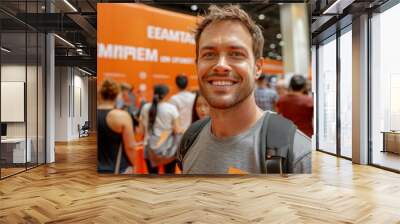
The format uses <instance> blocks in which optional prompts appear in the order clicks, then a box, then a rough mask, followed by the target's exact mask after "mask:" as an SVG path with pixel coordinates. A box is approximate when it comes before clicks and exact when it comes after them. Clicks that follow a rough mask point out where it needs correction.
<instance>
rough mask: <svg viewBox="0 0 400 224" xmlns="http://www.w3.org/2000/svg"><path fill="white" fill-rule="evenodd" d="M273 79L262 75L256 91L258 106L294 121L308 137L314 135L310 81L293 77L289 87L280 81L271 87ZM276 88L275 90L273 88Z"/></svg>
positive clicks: (300, 76) (299, 76)
mask: <svg viewBox="0 0 400 224" xmlns="http://www.w3.org/2000/svg"><path fill="white" fill-rule="evenodd" d="M271 78H272V77H268V76H266V75H261V76H260V77H259V78H258V80H257V88H256V89H255V91H254V95H255V99H256V104H257V106H258V107H260V108H261V109H262V110H264V111H266V110H269V111H275V112H277V113H279V114H281V115H282V116H284V117H285V118H287V119H289V120H291V121H293V122H294V123H295V124H296V126H297V127H298V128H299V129H300V130H301V131H302V132H303V133H304V134H306V135H307V136H309V137H311V136H312V135H313V111H314V102H313V98H312V96H310V94H311V91H310V81H309V80H307V79H306V78H305V77H304V76H303V75H293V76H292V77H291V79H290V82H289V85H286V83H285V80H284V79H279V80H278V81H275V83H273V84H274V85H271V84H272V83H271V81H270V79H271ZM273 86H275V88H274V87H273Z"/></svg>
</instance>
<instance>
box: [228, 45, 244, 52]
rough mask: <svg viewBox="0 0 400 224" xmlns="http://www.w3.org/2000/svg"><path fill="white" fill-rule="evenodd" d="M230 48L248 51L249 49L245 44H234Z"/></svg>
mask: <svg viewBox="0 0 400 224" xmlns="http://www.w3.org/2000/svg"><path fill="white" fill-rule="evenodd" d="M228 48H229V49H234V50H236V49H239V50H245V51H247V49H246V48H245V47H244V46H241V45H232V46H229V47H228Z"/></svg>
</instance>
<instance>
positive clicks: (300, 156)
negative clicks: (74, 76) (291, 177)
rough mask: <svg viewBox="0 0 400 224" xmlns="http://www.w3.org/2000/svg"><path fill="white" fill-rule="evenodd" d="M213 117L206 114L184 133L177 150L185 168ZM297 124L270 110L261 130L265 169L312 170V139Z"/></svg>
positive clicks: (304, 171)
mask: <svg viewBox="0 0 400 224" xmlns="http://www.w3.org/2000/svg"><path fill="white" fill-rule="evenodd" d="M209 121H210V118H205V119H202V120H199V121H196V122H195V123H193V124H192V125H191V126H190V127H189V128H188V129H187V130H186V132H185V134H184V135H183V137H182V139H181V142H180V145H179V148H178V151H177V160H178V166H179V168H180V169H181V170H183V165H182V163H183V159H184V158H185V155H186V154H187V152H188V151H189V149H190V147H191V146H192V144H193V143H194V141H195V140H196V138H197V136H198V135H199V134H200V132H201V130H202V129H203V127H204V126H205V125H206V124H207V123H208V122H209ZM296 132H299V131H298V130H297V126H296V125H295V124H294V123H293V122H292V121H290V120H288V119H286V118H284V117H282V116H281V115H278V114H276V113H273V112H269V111H267V112H266V114H265V116H264V120H263V124H262V127H261V131H260V136H261V137H260V142H259V144H260V147H259V149H260V150H261V152H260V153H259V155H260V156H261V158H260V159H259V161H260V163H261V164H260V167H261V171H262V173H280V174H281V175H283V173H311V140H310V138H309V137H307V136H305V135H304V134H302V133H301V132H299V134H298V135H297V136H300V138H297V137H296V141H297V142H296V145H297V146H299V147H297V148H296V150H295V151H294V150H293V146H294V141H295V136H296Z"/></svg>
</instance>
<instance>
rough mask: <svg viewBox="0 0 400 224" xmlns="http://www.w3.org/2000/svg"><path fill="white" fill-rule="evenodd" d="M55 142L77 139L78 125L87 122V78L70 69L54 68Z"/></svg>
mask: <svg viewBox="0 0 400 224" xmlns="http://www.w3.org/2000/svg"><path fill="white" fill-rule="evenodd" d="M55 73H56V84H55V85H56V92H55V107H56V108H55V119H56V122H55V123H56V133H55V140H56V141H70V140H73V139H77V138H79V133H78V124H80V125H83V124H84V122H85V121H87V120H88V78H87V77H85V76H84V74H83V73H81V72H80V71H79V70H77V69H75V68H71V67H56V72H55Z"/></svg>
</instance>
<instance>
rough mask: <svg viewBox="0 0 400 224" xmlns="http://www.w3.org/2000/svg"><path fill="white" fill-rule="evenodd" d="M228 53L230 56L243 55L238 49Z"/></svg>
mask: <svg viewBox="0 0 400 224" xmlns="http://www.w3.org/2000/svg"><path fill="white" fill-rule="evenodd" d="M229 54H230V56H232V57H244V54H243V53H242V52H239V51H232V52H230V53H229Z"/></svg>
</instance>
